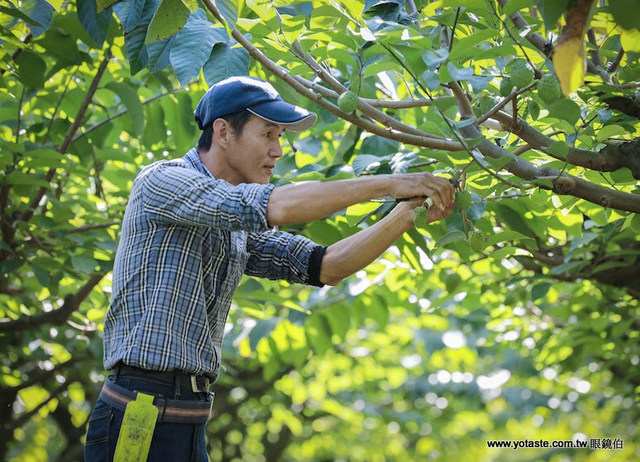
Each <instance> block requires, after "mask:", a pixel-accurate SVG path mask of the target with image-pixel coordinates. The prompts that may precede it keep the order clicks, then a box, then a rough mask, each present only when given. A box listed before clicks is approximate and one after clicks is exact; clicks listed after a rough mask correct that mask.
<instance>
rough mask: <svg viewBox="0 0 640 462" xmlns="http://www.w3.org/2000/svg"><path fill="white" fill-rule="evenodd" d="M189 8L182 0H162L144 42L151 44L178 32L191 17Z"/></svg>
mask: <svg viewBox="0 0 640 462" xmlns="http://www.w3.org/2000/svg"><path fill="white" fill-rule="evenodd" d="M189 14H190V11H189V8H187V6H186V5H185V4H184V3H183V1H182V0H162V3H160V6H159V7H158V9H157V10H156V12H155V14H154V15H153V19H152V20H151V24H149V29H148V30H147V36H146V38H145V41H144V43H145V44H147V45H148V44H149V43H151V42H155V41H158V40H161V39H164V38H167V37H171V36H172V35H174V34H176V33H177V32H178V31H179V30H180V29H182V26H184V25H185V23H186V22H187V19H188V18H189Z"/></svg>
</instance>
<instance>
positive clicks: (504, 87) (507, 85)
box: [500, 77, 513, 96]
mask: <svg viewBox="0 0 640 462" xmlns="http://www.w3.org/2000/svg"><path fill="white" fill-rule="evenodd" d="M511 90H513V82H512V81H511V79H510V78H508V77H507V78H504V79H502V82H500V95H501V96H509V94H510V93H511Z"/></svg>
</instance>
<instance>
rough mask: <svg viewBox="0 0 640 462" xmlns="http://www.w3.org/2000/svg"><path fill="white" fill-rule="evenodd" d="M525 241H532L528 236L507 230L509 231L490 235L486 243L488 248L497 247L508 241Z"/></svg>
mask: <svg viewBox="0 0 640 462" xmlns="http://www.w3.org/2000/svg"><path fill="white" fill-rule="evenodd" d="M523 239H532V238H531V237H530V236H526V235H524V234H522V233H519V232H517V231H511V230H507V231H500V232H497V233H494V234H490V235H489V236H488V237H487V240H486V242H485V244H486V246H487V247H489V246H491V245H496V244H499V243H501V242H506V241H521V240H523Z"/></svg>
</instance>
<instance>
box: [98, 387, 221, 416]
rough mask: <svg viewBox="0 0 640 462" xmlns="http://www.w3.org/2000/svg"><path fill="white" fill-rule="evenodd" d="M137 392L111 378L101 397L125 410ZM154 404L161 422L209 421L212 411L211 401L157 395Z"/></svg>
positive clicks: (109, 403) (101, 391)
mask: <svg viewBox="0 0 640 462" xmlns="http://www.w3.org/2000/svg"><path fill="white" fill-rule="evenodd" d="M136 396H137V392H135V391H131V390H128V389H126V388H124V387H121V386H120V385H118V384H116V383H113V381H112V380H111V379H107V381H106V382H105V383H104V385H103V386H102V390H100V398H99V399H101V400H102V401H104V402H105V403H107V404H108V405H109V406H112V407H115V408H116V409H118V410H120V411H123V412H124V411H125V408H126V406H127V403H129V402H130V401H133V400H135V399H136ZM153 404H154V405H155V406H156V407H157V408H158V421H159V422H173V423H191V424H200V423H207V421H208V420H209V413H210V412H211V401H192V400H185V399H166V398H163V397H160V396H156V397H155V399H154V400H153Z"/></svg>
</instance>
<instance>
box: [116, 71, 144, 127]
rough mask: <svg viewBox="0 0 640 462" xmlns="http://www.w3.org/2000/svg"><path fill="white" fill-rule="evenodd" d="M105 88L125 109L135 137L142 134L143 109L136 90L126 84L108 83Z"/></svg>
mask: <svg viewBox="0 0 640 462" xmlns="http://www.w3.org/2000/svg"><path fill="white" fill-rule="evenodd" d="M107 88H108V89H109V90H111V91H113V92H114V93H115V94H116V95H118V96H119V97H120V100H121V101H122V103H123V104H124V105H125V107H126V108H127V112H128V114H129V118H130V119H131V125H132V126H133V131H134V133H135V134H136V135H137V136H142V134H143V132H144V109H143V107H142V102H140V98H139V97H138V94H137V93H136V90H135V89H134V88H133V87H131V86H130V85H127V84H126V83H118V82H110V83H108V84H107Z"/></svg>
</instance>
